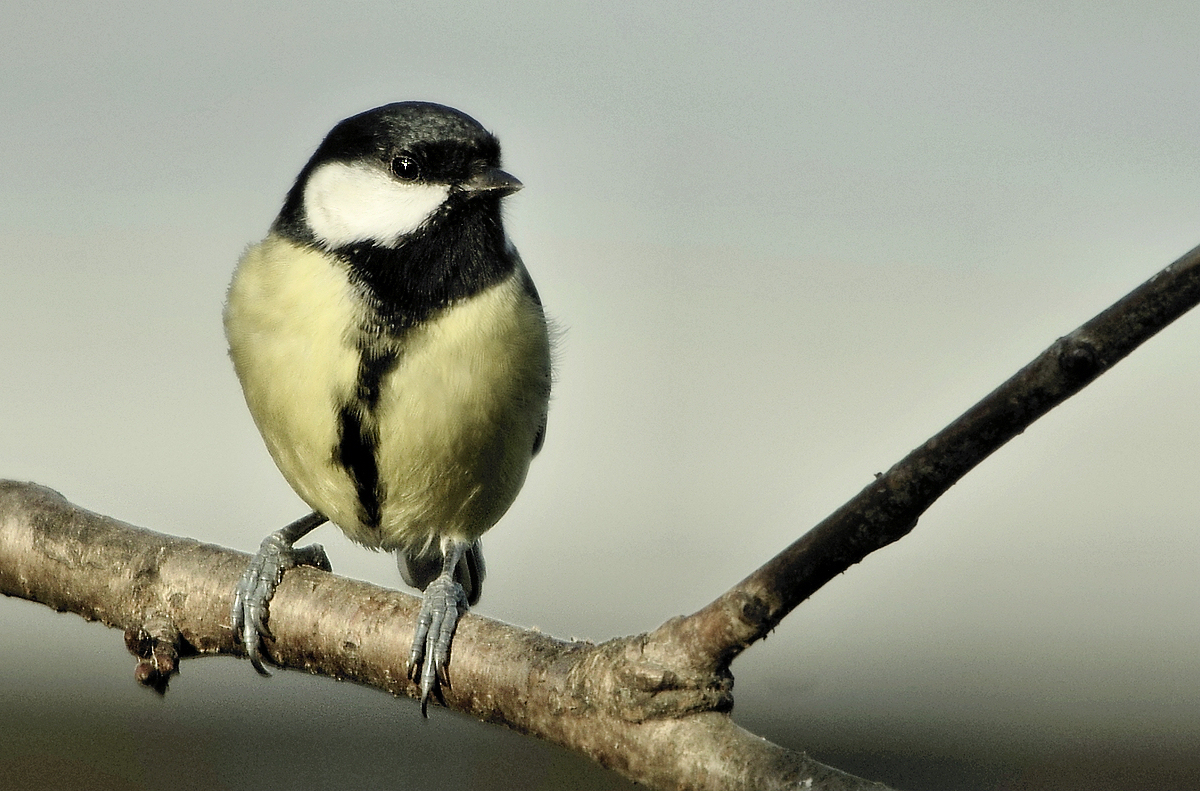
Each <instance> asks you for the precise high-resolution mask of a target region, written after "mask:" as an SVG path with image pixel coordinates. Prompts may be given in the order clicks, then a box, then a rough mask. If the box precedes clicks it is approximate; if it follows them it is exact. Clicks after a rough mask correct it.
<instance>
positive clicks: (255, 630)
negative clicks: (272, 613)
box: [229, 513, 331, 676]
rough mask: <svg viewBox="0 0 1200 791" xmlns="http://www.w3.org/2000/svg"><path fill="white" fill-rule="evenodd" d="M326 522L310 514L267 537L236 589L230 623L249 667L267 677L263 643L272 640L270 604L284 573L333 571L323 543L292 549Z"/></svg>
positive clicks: (230, 611)
mask: <svg viewBox="0 0 1200 791" xmlns="http://www.w3.org/2000/svg"><path fill="white" fill-rule="evenodd" d="M324 521H325V517H323V516H320V515H319V514H315V513H314V514H310V515H309V516H306V517H304V518H303V519H299V520H297V521H295V522H293V523H292V524H290V525H288V526H287V527H285V528H282V529H280V530H276V531H275V532H274V533H271V535H269V536H267V537H266V538H264V539H263V542H262V545H261V546H259V548H258V553H257V554H255V556H254V559H253V560H251V561H250V565H248V566H247V567H246V570H245V571H244V572H243V573H242V578H241V579H240V580H239V581H238V584H237V587H236V588H235V595H234V599H233V606H232V607H231V608H230V610H229V623H230V626H231V627H232V628H233V631H234V633H235V634H238V635H240V639H241V642H242V645H243V646H244V647H245V649H246V655H247V656H249V657H250V664H252V665H254V669H255V670H257V671H258V672H259V673H261V674H262V675H264V676H269V675H271V674H270V673H269V672H267V669H266V668H265V667H263V662H262V656H261V654H260V649H261V648H262V640H263V638H264V637H266V638H268V639H270V638H272V637H273V635H272V634H271V630H270V629H269V628H268V627H267V616H268V611H267V609H268V608H267V605H268V603H269V602H270V601H271V597H273V596H274V595H275V588H276V587H278V585H279V581H280V580H281V579H283V572H285V571H287V570H288V569H290V568H293V567H295V566H315V567H316V568H319V569H322V570H324V571H330V570H331V566H330V565H329V558H328V557H327V556H326V555H325V550H324V548H322V547H321V545H320V544H312V545H310V546H306V547H295V546H293V545H294V544H295V542H296V541H298V540H299V539H300V538H301V537H302V536H303V535H304V534H306V533H308V532H309V531H310V530H312V529H313V528H315V527H317V526H318V525H320V524H322V523H323V522H324Z"/></svg>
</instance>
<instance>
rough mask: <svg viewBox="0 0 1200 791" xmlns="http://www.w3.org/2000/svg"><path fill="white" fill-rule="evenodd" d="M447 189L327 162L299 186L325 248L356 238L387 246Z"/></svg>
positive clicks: (440, 199) (416, 223) (437, 203)
mask: <svg viewBox="0 0 1200 791" xmlns="http://www.w3.org/2000/svg"><path fill="white" fill-rule="evenodd" d="M449 193H450V188H449V187H448V186H446V185H445V184H422V183H408V182H403V181H397V180H396V179H394V178H392V177H391V176H390V175H389V174H387V173H385V172H384V171H382V170H380V169H379V168H375V167H372V166H370V165H367V164H364V163H358V164H350V163H346V162H327V163H325V164H324V165H321V166H320V167H318V168H317V169H316V170H314V171H313V172H312V174H310V175H309V177H308V182H307V183H306V184H305V185H304V215H305V219H306V220H307V222H308V227H309V228H311V229H312V232H313V234H314V235H315V236H316V237H317V240H318V241H320V242H321V243H322V244H324V245H325V246H326V247H327V248H330V249H333V248H336V247H341V246H342V245H347V244H353V243H355V242H375V243H376V244H381V245H384V246H390V245H394V244H396V242H397V241H398V240H399V239H400V237H401V236H403V235H405V234H407V233H410V232H412V231H415V230H416V229H417V228H419V227H420V226H421V223H423V222H425V220H427V219H429V217H430V215H432V214H433V213H434V212H435V211H437V209H438V207H439V206H441V205H442V203H444V202H445V200H446V196H447V195H449Z"/></svg>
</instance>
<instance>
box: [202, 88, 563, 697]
mask: <svg viewBox="0 0 1200 791" xmlns="http://www.w3.org/2000/svg"><path fill="white" fill-rule="evenodd" d="M521 187H522V184H521V182H520V181H519V180H518V179H517V178H515V177H514V176H512V175H510V174H509V173H507V172H506V171H504V170H502V169H501V167H500V144H499V142H498V140H497V138H496V137H495V136H494V135H493V134H492V133H491V132H489V131H487V130H486V129H485V128H484V127H483V126H482V125H480V123H479V122H478V121H476V120H475V119H474V118H472V117H471V116H469V115H467V114H465V113H463V112H461V111H459V110H456V109H453V108H450V107H447V106H445V105H440V104H435V103H432V102H419V101H406V102H397V103H393V104H387V105H384V106H381V107H376V108H374V109H372V110H368V111H366V112H362V113H359V114H357V115H354V116H352V117H350V118H347V119H345V120H343V121H341V122H340V123H338V124H337V125H335V126H334V127H333V129H332V130H331V131H330V132H329V134H328V135H327V136H326V137H325V138H324V140H323V141H322V142H321V143H320V145H319V146H318V147H317V149H316V151H315V152H314V153H313V155H312V157H311V159H309V160H308V163H307V164H306V165H305V166H304V167H303V169H302V170H301V171H300V174H299V175H298V176H297V177H296V180H295V183H294V184H293V185H292V187H291V189H290V190H289V191H288V193H287V196H286V198H285V200H284V202H283V207H282V209H281V210H280V212H279V214H278V216H277V217H276V218H275V220H274V222H273V223H272V225H271V226H270V228H269V232H268V233H267V235H266V237H265V238H264V239H263V240H262V241H261V242H258V243H257V244H254V245H252V246H250V247H249V248H248V249H247V250H246V251H245V253H244V254H243V255H242V256H241V258H240V260H239V262H238V265H237V267H236V269H235V271H234V275H233V279H232V282H231V283H230V286H229V291H228V294H227V299H226V303H225V309H224V326H225V334H226V338H227V340H228V343H229V354H230V357H231V359H232V361H233V367H234V370H235V372H236V374H237V377H238V380H239V382H240V384H241V386H242V391H243V395H244V396H245V400H246V404H247V406H248V407H249V411H250V414H251V416H252V417H253V419H254V422H255V424H256V425H257V427H258V430H259V432H260V433H261V434H262V437H263V440H264V441H265V443H266V446H267V449H268V451H269V452H270V454H271V457H272V458H273V459H274V461H275V464H276V465H277V466H278V468H279V470H280V472H281V473H282V474H283V477H284V478H285V479H286V480H287V482H288V483H289V484H290V485H291V487H292V488H293V489H294V490H295V492H296V493H297V494H298V495H299V496H300V499H301V500H303V501H304V502H305V503H306V504H307V506H308V507H309V508H310V509H312V513H310V514H308V515H306V516H304V517H301V518H300V519H298V520H296V521H295V522H293V523H291V524H289V525H287V526H285V527H283V528H281V529H278V530H275V531H274V532H272V533H270V534H269V535H268V536H267V537H266V538H265V539H264V540H263V541H262V544H261V546H260V548H259V550H258V552H257V553H256V555H255V556H254V558H253V560H252V561H251V562H250V564H249V565H248V566H247V568H246V570H245V572H244V574H243V575H242V577H241V579H240V581H239V582H238V584H237V586H236V590H235V592H234V596H233V604H232V607H231V611H230V624H231V627H232V629H233V630H234V632H235V634H236V635H237V636H238V639H239V641H240V643H241V644H242V647H243V648H244V650H245V651H246V654H247V655H248V656H249V658H250V661H251V663H252V664H253V666H254V668H255V669H256V670H257V671H258V672H259V673H262V674H263V675H270V673H269V672H268V671H267V669H266V668H265V667H264V665H263V659H264V654H263V646H264V642H263V641H264V639H270V638H272V635H271V632H270V629H269V626H268V621H269V602H270V600H271V597H272V596H273V594H274V591H275V588H276V586H277V585H278V584H279V582H280V581H281V579H282V576H283V574H284V572H286V571H287V570H288V569H290V568H292V567H294V566H296V565H300V564H304V565H313V566H317V567H320V568H323V569H326V570H329V568H330V565H329V561H328V559H327V557H326V556H325V553H324V550H323V549H322V548H321V547H320V546H319V545H311V546H305V547H296V546H295V544H296V542H297V541H299V540H300V538H301V537H303V536H305V535H307V534H308V533H309V532H310V531H312V530H313V529H315V528H317V527H318V526H320V525H322V524H324V523H325V522H326V521H329V522H332V523H333V524H334V525H336V526H337V527H339V528H340V529H341V530H342V531H343V532H344V533H345V534H346V535H347V536H348V537H349V538H350V539H351V540H353V541H354V542H357V543H358V544H361V545H363V546H366V547H368V548H372V549H379V550H384V551H389V552H394V553H395V554H396V558H397V565H398V567H399V570H400V574H401V576H402V578H403V579H404V581H405V582H406V583H407V584H409V585H411V586H413V587H415V588H418V589H420V590H421V591H423V598H422V605H421V610H420V614H419V616H418V618H417V622H416V628H415V632H414V638H413V642H412V645H411V647H410V648H409V652H408V658H407V662H406V672H407V673H408V676H409V677H410V678H411V679H413V680H414V681H416V682H417V683H418V684H419V687H420V693H421V698H420V700H421V713H422V715H424V716H428V715H427V711H426V708H427V706H428V702H429V699H430V697H431V696H435V697H437V696H440V695H441V690H440V685H441V684H443V683H448V680H447V675H446V668H447V663H448V661H449V656H450V645H451V642H452V639H453V636H454V631H455V628H456V626H457V623H458V620H459V618H460V616H461V614H462V613H464V612H465V611H466V610H467V609H468V608H469V607H470V606H472V605H473V604H475V603H476V601H478V599H479V595H480V590H481V585H482V583H483V578H484V573H485V567H484V562H483V554H482V550H481V548H480V536H482V535H483V533H484V532H485V531H487V530H488V529H489V528H491V527H492V526H493V525H494V524H495V523H496V522H497V521H498V520H499V519H500V518H501V517H502V516H503V515H504V513H505V512H506V511H507V510H508V509H509V506H510V505H511V504H512V503H513V500H514V499H515V498H516V496H517V493H518V492H519V491H520V489H521V487H522V486H523V484H524V482H525V478H526V474H527V471H528V469H529V465H530V461H531V459H532V458H533V457H534V456H535V455H537V453H538V451H539V450H540V449H541V447H542V444H543V442H544V439H545V435H546V417H547V410H548V405H549V398H550V386H551V333H550V331H549V329H548V326H549V325H548V322H547V319H546V314H545V311H544V309H543V307H542V302H541V298H540V297H539V296H538V291H537V289H536V288H535V287H534V284H533V280H532V279H531V278H530V275H529V272H528V271H527V270H526V268H525V265H524V263H523V262H522V260H521V257H520V255H518V253H517V251H516V248H515V247H514V246H513V244H512V243H511V241H510V240H509V238H508V236H507V234H506V233H505V230H504V224H503V218H502V216H501V201H502V199H504V198H505V197H506V196H509V195H511V194H512V193H514V192H516V191H517V190H519V189H521Z"/></svg>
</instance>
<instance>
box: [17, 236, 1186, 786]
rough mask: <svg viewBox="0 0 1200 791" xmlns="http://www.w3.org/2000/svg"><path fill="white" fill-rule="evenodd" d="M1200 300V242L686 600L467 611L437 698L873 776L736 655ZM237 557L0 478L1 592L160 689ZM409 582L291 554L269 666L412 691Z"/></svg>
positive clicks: (690, 765) (629, 762) (725, 756)
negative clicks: (546, 630)
mask: <svg viewBox="0 0 1200 791" xmlns="http://www.w3.org/2000/svg"><path fill="white" fill-rule="evenodd" d="M1198 301H1200V247H1198V248H1196V249H1194V250H1192V251H1191V252H1189V253H1187V254H1186V255H1185V256H1183V257H1182V258H1180V259H1179V260H1178V261H1176V262H1175V263H1173V264H1171V265H1170V266H1168V267H1167V268H1166V269H1164V270H1163V271H1162V272H1160V273H1159V274H1157V275H1155V276H1154V277H1153V278H1151V279H1150V280H1149V281H1147V282H1146V283H1145V284H1143V285H1142V286H1140V287H1139V288H1138V289H1136V290H1135V291H1133V292H1132V293H1131V294H1129V295H1128V296H1127V297H1125V298H1124V299H1122V300H1121V301H1119V302H1118V303H1116V304H1115V305H1113V306H1112V307H1111V308H1109V309H1108V310H1106V311H1104V312H1103V313H1101V314H1100V315H1099V316H1097V317H1096V318H1094V319H1092V320H1091V321H1089V322H1087V323H1086V324H1084V325H1083V326H1082V327H1080V328H1079V329H1077V330H1075V331H1074V332H1072V333H1071V334H1069V335H1067V336H1065V337H1063V338H1060V339H1059V340H1058V341H1056V342H1055V343H1054V344H1053V345H1052V346H1051V347H1050V348H1049V349H1047V350H1046V351H1045V352H1043V353H1042V354H1041V355H1040V356H1038V357H1037V358H1036V359H1035V360H1034V361H1033V362H1031V363H1030V364H1029V365H1027V366H1026V367H1025V368H1023V369H1022V370H1021V371H1019V372H1018V373H1017V374H1016V375H1014V376H1013V377H1012V378H1011V379H1009V380H1008V381H1007V382H1005V383H1004V384H1002V385H1001V386H1000V387H999V388H997V389H996V390H995V391H994V392H992V393H991V394H990V395H988V396H987V397H986V398H984V399H983V400H982V401H980V402H979V403H978V404H976V405H975V406H974V407H972V408H971V409H970V410H968V411H967V412H966V413H964V414H963V415H962V416H961V417H960V418H959V419H958V420H956V421H954V422H953V423H952V424H950V425H949V426H948V427H947V428H946V429H944V430H943V431H941V432H940V433H939V434H937V435H936V436H935V437H933V438H932V439H930V440H929V441H928V442H926V443H925V444H924V445H922V446H921V447H919V448H917V449H916V450H914V451H913V452H912V453H910V454H909V455H908V456H907V457H906V458H905V459H903V460H902V461H901V462H899V463H898V464H896V465H895V466H894V467H892V468H891V469H890V470H889V471H888V472H887V473H886V474H883V475H880V476H879V477H878V478H877V479H876V480H875V481H874V482H873V483H871V484H870V485H869V486H867V487H866V488H865V489H864V490H863V491H862V492H860V493H859V494H858V495H857V496H856V497H855V498H854V499H852V500H851V501H850V502H848V503H847V504H846V505H844V506H842V507H841V508H840V509H838V510H837V511H835V512H834V513H833V514H832V515H830V516H829V517H828V518H827V519H825V520H824V521H823V522H821V523H820V524H819V525H817V526H816V527H815V528H813V529H812V530H811V531H809V532H808V533H807V534H805V535H804V536H802V537H801V538H800V539H799V540H797V541H796V542H795V543H793V544H792V545H791V546H789V547H787V548H786V549H784V550H783V551H782V552H780V553H779V554H778V555H777V556H775V557H774V558H772V559H771V560H770V561H768V562H767V563H766V564H765V565H764V566H763V567H762V568H760V569H759V570H757V571H755V572H754V573H753V574H751V575H750V576H749V577H747V578H746V579H745V580H743V581H742V582H740V583H738V584H737V585H736V586H734V587H733V588H732V589H730V590H729V591H728V592H726V593H725V594H723V595H722V596H720V597H718V598H717V599H716V600H715V601H713V602H712V603H711V604H709V605H708V606H707V607H705V608H703V609H702V610H700V611H699V612H697V613H694V614H692V615H690V616H687V617H679V618H673V619H671V620H669V621H668V622H667V623H665V624H663V625H662V626H661V627H659V628H658V629H657V630H655V631H654V632H652V633H650V634H641V635H633V636H630V637H623V638H617V639H615V640H610V641H608V642H606V643H602V644H599V645H594V644H591V643H581V642H566V641H562V640H557V639H554V638H552V637H549V636H547V635H543V634H541V633H540V632H535V631H530V630H522V629H519V628H517V627H514V626H510V625H508V624H503V623H500V622H498V621H492V620H488V619H486V618H482V617H479V616H476V615H474V614H471V613H468V614H467V615H466V616H465V617H464V619H463V620H462V622H461V623H460V624H459V627H458V632H457V634H456V637H455V643H454V653H453V656H452V658H451V663H450V673H451V677H450V683H449V684H447V685H445V687H444V688H443V694H444V703H445V704H446V705H447V706H449V707H451V708H454V709H457V710H460V711H463V712H466V713H469V714H472V715H474V716H476V717H478V718H480V719H482V720H484V721H486V722H493V723H497V724H503V725H506V726H508V727H510V728H513V729H515V730H517V731H520V732H522V733H527V734H530V735H534V736H538V737H539V738H543V739H546V740H548V741H552V742H555V743H557V744H560V745H563V746H565V747H568V748H570V749H573V750H576V751H578V752H581V753H583V754H585V755H588V756H590V757H591V758H593V759H595V760H596V761H598V762H599V763H601V764H602V765H604V766H607V767H610V768H613V769H616V770H617V771H619V772H620V773H622V774H624V775H625V776H626V777H629V778H631V779H633V780H636V781H638V782H641V783H644V784H646V785H648V786H651V787H653V788H663V789H775V788H811V789H826V790H831V789H838V790H839V791H840V790H842V789H868V788H869V789H883V788H884V787H883V786H881V785H879V784H875V783H870V782H868V781H865V780H862V779H859V778H856V777H853V776H850V775H847V774H845V773H842V772H839V771H838V770H836V769H832V768H830V767H826V766H823V765H821V764H819V763H817V762H815V761H813V760H811V759H809V758H808V757H807V756H805V755H804V754H802V753H797V752H794V751H791V750H787V749H784V748H782V747H779V746H777V745H773V744H771V743H769V742H766V741H765V740H762V739H759V738H757V737H755V736H753V735H752V734H749V733H747V732H746V731H744V730H742V729H741V728H739V727H737V726H736V725H734V724H733V722H732V721H731V720H730V718H729V716H728V712H729V711H730V710H731V709H732V707H733V697H732V687H733V682H732V676H731V675H730V672H729V665H730V663H731V662H732V660H733V659H734V658H735V657H736V656H737V655H738V654H740V653H741V652H742V651H743V650H745V649H746V648H747V647H748V646H750V645H751V644H753V643H754V642H755V641H757V640H759V639H761V638H762V637H764V636H765V635H766V634H767V633H768V632H769V631H770V630H771V629H772V628H774V627H775V625H777V624H778V623H779V621H780V620H782V619H783V618H784V617H785V616H786V615H787V614H788V613H789V612H791V611H792V610H793V609H794V608H795V607H796V606H797V605H798V604H799V603H800V602H802V601H803V600H804V599H805V598H807V597H808V596H809V595H811V594H812V593H813V592H814V591H816V590H817V589H819V588H820V587H821V586H822V585H824V584H825V582H827V581H828V580H830V579H831V578H833V577H834V576H836V575H837V574H839V573H841V572H842V571H845V570H846V569H847V568H848V567H849V566H851V565H853V564H855V563H857V562H858V561H860V560H862V559H863V558H864V557H865V556H866V555H867V554H869V553H870V552H873V551H874V550H876V549H879V548H880V547H883V546H886V545H887V544H890V543H891V542H893V541H896V540H898V539H899V538H901V537H903V536H904V535H906V534H907V533H908V532H909V531H910V530H911V529H912V528H913V527H914V526H915V524H916V520H917V518H918V517H919V516H920V515H921V514H922V513H924V511H925V510H926V509H927V508H928V507H929V506H930V505H931V504H932V503H933V502H934V501H935V500H936V499H937V498H938V497H939V496H941V494H942V493H943V492H945V491H946V490H947V489H948V488H949V487H950V486H952V485H953V484H954V483H955V482H956V481H958V480H959V479H960V478H961V477H962V476H963V475H964V474H966V473H967V472H968V471H969V470H970V469H972V468H973V467H974V466H975V465H976V464H978V463H979V462H980V461H982V460H983V459H984V458H986V457H987V456H988V455H990V454H991V453H992V452H994V451H995V450H996V449H998V448H999V447H1000V446H1002V445H1003V444H1004V443H1006V442H1007V441H1008V440H1009V439H1011V438H1012V437H1014V436H1016V435H1017V434H1019V433H1021V432H1022V431H1023V430H1024V429H1025V427H1026V426H1028V425H1030V424H1031V423H1033V421H1035V420H1036V419H1037V418H1039V417H1041V416H1042V415H1043V414H1045V413H1046V412H1047V411H1049V410H1050V409H1052V408H1053V407H1054V406H1056V405H1058V404H1059V403H1061V402H1062V401H1064V400H1066V399H1067V398H1069V397H1070V396H1071V395H1073V394H1075V393H1076V392H1078V391H1079V390H1080V389H1082V388H1083V387H1084V386H1086V385H1087V384H1088V383H1090V382H1091V381H1092V380H1094V379H1095V378H1096V377H1097V376H1099V375H1100V374H1101V373H1103V372H1104V371H1106V370H1108V368H1110V367H1112V365H1114V364H1115V363H1116V362H1118V361H1119V360H1120V359H1122V358H1123V357H1124V356H1125V355H1127V354H1128V353H1129V352H1131V351H1132V350H1133V349H1134V348H1136V347H1137V346H1138V345H1140V344H1141V343H1143V342H1144V341H1146V340H1147V339H1149V338H1150V337H1151V336H1153V335H1154V334H1155V333H1157V332H1158V331H1159V330H1160V329H1162V328H1163V327H1164V326H1166V325H1167V324H1169V323H1170V322H1171V321H1173V320H1174V319H1176V318H1178V317H1179V316H1181V315H1182V314H1183V313H1184V312H1186V311H1187V310H1188V309H1190V308H1191V307H1193V306H1194V305H1195V304H1196V303H1197V302H1198ZM247 560H248V556H247V555H244V554H242V553H240V552H235V551H233V550H228V549H224V548H221V547H216V546H212V545H208V544H202V543H200V542H197V541H192V540H189V539H183V538H174V537H170V536H164V535H161V534H157V533H152V532H150V531H148V530H144V529H141V528H136V527H132V526H130V525H126V524H124V523H121V522H118V521H116V520H113V519H110V518H107V517H103V516H100V515H97V514H93V513H91V512H88V511H85V510H83V509H81V508H78V507H76V506H73V505H71V504H70V503H68V502H67V501H66V500H65V499H64V498H63V497H62V496H61V495H59V494H57V493H56V492H53V491H51V490H49V489H46V488H43V487H41V486H37V485H35V484H25V483H17V482H11V481H8V482H0V592H2V593H4V594H5V595H9V596H20V597H22V598H26V599H30V600H32V601H37V602H41V603H43V604H46V605H48V606H50V607H53V608H54V609H56V610H59V611H71V612H75V613H78V614H79V615H82V616H83V617H84V618H87V619H89V620H99V621H102V622H104V623H106V624H108V625H109V626H113V627H116V628H120V629H123V630H124V631H125V635H126V643H127V645H128V646H129V648H130V650H131V651H132V652H133V653H134V654H135V655H136V656H138V657H139V663H138V666H137V670H136V671H135V675H136V677H137V679H138V680H139V681H140V682H141V683H143V684H146V685H148V686H151V687H154V688H155V689H158V690H159V691H164V690H165V689H166V684H167V681H168V680H169V678H170V676H171V675H172V674H173V673H174V672H175V670H176V668H177V665H178V661H179V660H180V659H181V658H186V657H188V656H194V655H198V654H219V653H226V654H234V655H242V653H243V652H242V648H241V646H240V645H239V643H238V641H237V640H236V639H235V636H234V634H233V633H232V631H231V630H230V628H229V624H228V614H229V603H230V595H231V591H232V590H233V587H234V584H235V583H236V581H237V579H238V577H239V576H240V574H241V572H242V570H243V569H244V568H245V565H246V562H247ZM418 609H419V600H418V599H416V598H415V597H413V596H409V595H406V594H403V593H399V592H396V591H391V590H387V589H384V588H379V587H376V586H373V585H369V584H367V583H363V582H358V581H354V580H348V579H343V578H340V577H337V576H335V575H333V574H329V573H327V572H323V571H319V570H316V569H312V568H307V567H300V568H296V569H293V570H291V571H289V572H288V573H287V574H286V575H284V579H283V582H282V583H281V584H280V586H279V589H278V591H277V592H276V595H275V598H274V599H273V601H272V604H271V629H272V631H273V632H274V634H275V639H274V640H273V641H269V642H268V645H267V651H266V652H267V655H268V657H269V658H270V659H271V660H272V661H273V662H275V663H276V664H278V665H280V666H281V667H287V668H295V669H302V670H307V671H308V672H310V673H319V674H321V675H327V676H330V677H332V678H337V679H343V680H349V681H354V682H357V683H360V684H365V685H369V686H373V687H377V688H379V689H382V690H385V691H387V692H391V693H393V694H396V695H408V696H410V697H416V696H417V695H418V692H417V689H416V687H415V685H413V684H412V683H411V682H410V681H409V679H408V678H407V676H406V674H405V668H404V659H405V657H406V652H405V651H404V650H401V649H402V647H404V646H407V645H408V644H409V643H410V642H411V638H412V633H411V629H412V624H413V622H414V620H415V617H416V613H417V610H418Z"/></svg>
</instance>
